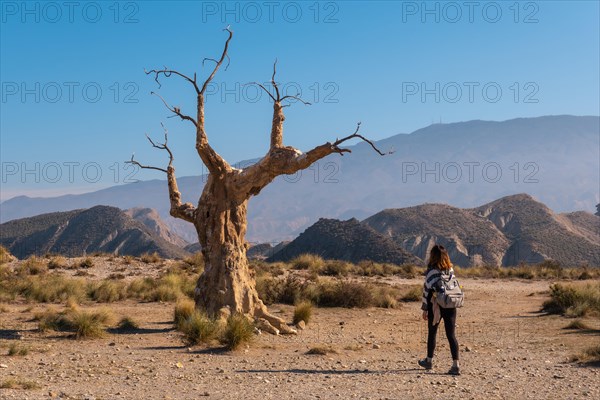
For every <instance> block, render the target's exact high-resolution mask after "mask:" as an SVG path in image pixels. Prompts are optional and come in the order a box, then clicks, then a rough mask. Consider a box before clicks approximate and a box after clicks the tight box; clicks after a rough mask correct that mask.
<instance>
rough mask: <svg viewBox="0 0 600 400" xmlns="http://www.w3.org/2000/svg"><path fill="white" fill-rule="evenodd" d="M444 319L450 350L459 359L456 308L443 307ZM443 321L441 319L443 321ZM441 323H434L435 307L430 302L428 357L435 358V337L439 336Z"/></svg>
mask: <svg viewBox="0 0 600 400" xmlns="http://www.w3.org/2000/svg"><path fill="white" fill-rule="evenodd" d="M440 311H441V314H442V319H443V320H444V328H446V337H447V338H448V342H449V343H450V352H451V353H452V359H453V360H458V340H456V308H441V307H440ZM441 322H442V321H440V323H441ZM439 326H440V324H439V323H438V324H437V325H433V307H432V305H431V304H430V305H429V307H428V310H427V328H428V334H427V357H429V358H433V353H434V351H435V339H436V336H437V331H438V327H439Z"/></svg>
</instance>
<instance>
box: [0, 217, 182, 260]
mask: <svg viewBox="0 0 600 400" xmlns="http://www.w3.org/2000/svg"><path fill="white" fill-rule="evenodd" d="M146 221H148V218H146ZM0 232H1V234H0V244H1V245H2V246H4V247H6V248H7V249H8V250H9V251H10V253H11V254H13V255H14V256H16V257H18V258H26V257H27V256H30V255H33V254H35V255H44V254H46V253H56V254H62V255H65V256H70V257H77V256H83V255H86V254H92V253H96V252H102V253H114V254H119V255H125V254H128V255H133V256H140V255H142V254H144V253H154V252H156V253H158V254H159V255H161V256H162V257H167V258H181V257H184V256H186V255H188V254H189V253H187V252H186V251H185V250H183V249H182V248H181V247H178V246H176V245H175V244H173V243H170V242H169V241H167V240H165V239H164V238H163V237H161V236H160V234H159V233H157V231H153V230H152V229H151V228H149V227H147V226H146V225H144V224H143V223H142V222H140V221H138V220H136V219H134V218H132V217H131V216H130V215H129V214H128V213H126V212H123V211H121V210H120V209H118V208H115V207H108V206H95V207H92V208H90V209H85V210H74V211H67V212H55V213H48V214H42V215H38V216H35V217H29V218H22V219H18V220H13V221H9V222H6V223H4V224H2V225H0ZM179 240H181V239H179Z"/></svg>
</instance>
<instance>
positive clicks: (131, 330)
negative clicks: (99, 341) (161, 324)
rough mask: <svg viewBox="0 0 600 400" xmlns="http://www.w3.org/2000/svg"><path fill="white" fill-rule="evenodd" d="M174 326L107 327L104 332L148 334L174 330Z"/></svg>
mask: <svg viewBox="0 0 600 400" xmlns="http://www.w3.org/2000/svg"><path fill="white" fill-rule="evenodd" d="M174 330H175V328H173V327H171V328H158V329H153V328H108V329H107V330H106V332H108V333H112V334H114V335H134V334H139V335H149V334H153V333H167V332H172V331H174Z"/></svg>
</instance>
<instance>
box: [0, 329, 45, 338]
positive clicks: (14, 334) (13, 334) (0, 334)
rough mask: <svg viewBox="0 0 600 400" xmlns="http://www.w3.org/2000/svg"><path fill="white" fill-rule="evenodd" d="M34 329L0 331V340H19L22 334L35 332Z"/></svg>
mask: <svg viewBox="0 0 600 400" xmlns="http://www.w3.org/2000/svg"><path fill="white" fill-rule="evenodd" d="M35 331H36V329H0V339H5V340H21V337H22V335H21V333H22V332H35Z"/></svg>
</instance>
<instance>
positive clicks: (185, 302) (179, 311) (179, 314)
mask: <svg viewBox="0 0 600 400" xmlns="http://www.w3.org/2000/svg"><path fill="white" fill-rule="evenodd" d="M195 311H196V304H195V303H194V301H193V300H191V299H188V298H185V299H181V300H179V301H178V302H177V304H176V305H175V310H174V312H173V321H174V323H175V329H177V330H178V331H182V332H183V327H184V325H185V321H187V320H188V319H189V318H190V317H191V316H192V314H194V312H195Z"/></svg>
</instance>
